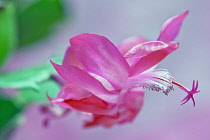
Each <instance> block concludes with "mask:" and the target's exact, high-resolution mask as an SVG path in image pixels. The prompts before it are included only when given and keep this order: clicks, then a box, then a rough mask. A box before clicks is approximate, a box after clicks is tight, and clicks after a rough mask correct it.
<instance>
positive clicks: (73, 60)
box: [63, 46, 84, 68]
mask: <svg viewBox="0 0 210 140" xmlns="http://www.w3.org/2000/svg"><path fill="white" fill-rule="evenodd" d="M63 65H73V66H76V67H78V68H83V67H84V66H83V64H82V63H81V62H80V61H79V60H78V59H77V57H76V55H75V51H74V48H73V47H71V46H70V47H68V48H67V50H66V53H65V56H64V59H63Z"/></svg>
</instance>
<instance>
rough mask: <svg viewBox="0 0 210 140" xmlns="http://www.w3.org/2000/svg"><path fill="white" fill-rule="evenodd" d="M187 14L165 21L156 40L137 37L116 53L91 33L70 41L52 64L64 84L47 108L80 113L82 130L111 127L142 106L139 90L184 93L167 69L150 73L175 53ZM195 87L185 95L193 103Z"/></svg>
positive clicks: (122, 121)
mask: <svg viewBox="0 0 210 140" xmlns="http://www.w3.org/2000/svg"><path fill="white" fill-rule="evenodd" d="M187 14H188V11H187V12H185V13H183V14H181V15H178V16H176V17H173V18H171V19H169V20H168V21H167V22H166V23H165V24H164V25H163V27H162V29H161V32H160V35H159V37H158V39H157V41H147V39H145V38H142V37H137V38H132V39H129V40H127V41H125V42H123V43H122V44H120V45H119V47H118V48H117V47H116V46H115V45H114V44H113V43H112V42H111V41H109V40H108V39H107V38H105V37H103V36H99V35H96V34H89V33H84V34H80V35H77V36H75V37H73V38H71V40H70V44H71V46H70V47H68V49H67V51H66V54H65V57H64V60H63V64H62V65H58V64H55V63H53V62H51V63H52V65H53V66H54V68H55V69H56V71H57V72H58V74H59V75H60V76H61V77H62V78H63V79H64V80H65V81H66V83H65V84H64V85H63V87H62V89H61V91H60V93H59V94H58V96H57V97H56V98H55V99H52V100H51V103H54V104H57V105H60V106H63V107H65V108H68V109H73V110H77V111H79V114H80V116H81V117H83V119H84V120H85V126H94V125H103V126H105V127H110V126H112V125H114V124H122V123H125V122H130V121H132V120H133V119H134V118H135V117H136V115H137V114H138V112H139V111H140V110H141V107H142V105H143V98H144V88H148V89H151V90H154V91H162V92H163V93H165V94H168V93H169V92H170V91H171V90H173V84H175V85H177V86H179V87H180V88H181V89H183V87H184V86H182V85H181V84H178V83H177V82H175V81H174V78H173V77H172V76H171V75H170V73H169V72H168V71H167V70H162V69H160V70H155V66H156V65H157V64H158V63H159V62H160V61H162V60H163V59H164V58H165V57H166V56H167V55H169V54H170V53H171V52H173V51H175V50H176V49H177V48H178V46H179V43H177V42H174V41H173V40H174V39H175V38H176V36H177V34H178V32H179V29H180V27H181V24H182V21H183V20H184V18H185V17H186V16H187ZM197 86H198V85H197V84H196V87H195V88H196V89H195V88H194V89H195V90H192V91H191V92H193V93H190V97H189V98H192V99H193V100H194V98H193V96H191V95H193V94H194V93H195V92H197ZM185 89H186V88H185ZM185 89H183V90H184V91H186V92H187V93H189V92H188V90H185ZM194 91H195V92H194ZM186 100H187V101H188V99H186Z"/></svg>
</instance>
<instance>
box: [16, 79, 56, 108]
mask: <svg viewBox="0 0 210 140" xmlns="http://www.w3.org/2000/svg"><path fill="white" fill-rule="evenodd" d="M38 85H39V87H40V88H39V90H38V91H35V90H33V89H22V90H20V92H19V93H18V94H17V98H16V102H17V103H18V104H19V105H21V106H23V105H24V106H25V105H27V104H29V103H32V102H39V103H41V102H42V103H49V101H48V99H47V96H46V93H47V94H48V95H49V96H50V97H55V96H56V95H57V94H58V92H59V90H60V86H59V85H58V84H57V83H56V82H54V81H52V80H48V81H45V82H42V83H39V84H38Z"/></svg>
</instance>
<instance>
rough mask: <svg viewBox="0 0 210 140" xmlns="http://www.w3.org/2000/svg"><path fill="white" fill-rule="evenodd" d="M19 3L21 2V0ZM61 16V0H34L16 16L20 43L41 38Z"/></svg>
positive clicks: (62, 15) (62, 14) (62, 13)
mask: <svg viewBox="0 0 210 140" xmlns="http://www.w3.org/2000/svg"><path fill="white" fill-rule="evenodd" d="M19 4H20V5H21V4H22V2H21V0H20V2H19ZM63 17H64V12H63V6H62V3H61V0H36V1H34V2H33V3H32V4H30V5H29V6H28V7H26V8H25V9H24V10H21V11H20V13H19V16H18V20H19V35H20V42H19V43H20V45H26V44H28V43H32V42H34V41H36V40H38V39H41V38H42V37H44V36H45V35H47V34H48V33H49V31H50V29H51V28H52V26H53V25H54V24H55V23H56V22H57V21H60V20H61V19H63Z"/></svg>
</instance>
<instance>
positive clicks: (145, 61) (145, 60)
mask: <svg viewBox="0 0 210 140" xmlns="http://www.w3.org/2000/svg"><path fill="white" fill-rule="evenodd" d="M178 46H179V44H178V43H177V42H171V43H170V44H169V45H168V46H167V47H166V48H163V49H160V50H156V51H153V52H151V53H149V54H147V55H146V56H144V57H142V58H141V59H140V60H139V61H138V62H137V63H136V64H135V65H134V66H133V67H132V69H131V73H130V76H134V75H137V74H139V73H142V72H144V71H145V70H148V69H149V68H151V67H153V66H154V65H156V64H158V63H159V62H160V61H162V60H163V59H164V58H165V57H166V56H167V55H168V54H170V53H171V52H173V51H175V50H176V49H177V48H178Z"/></svg>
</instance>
